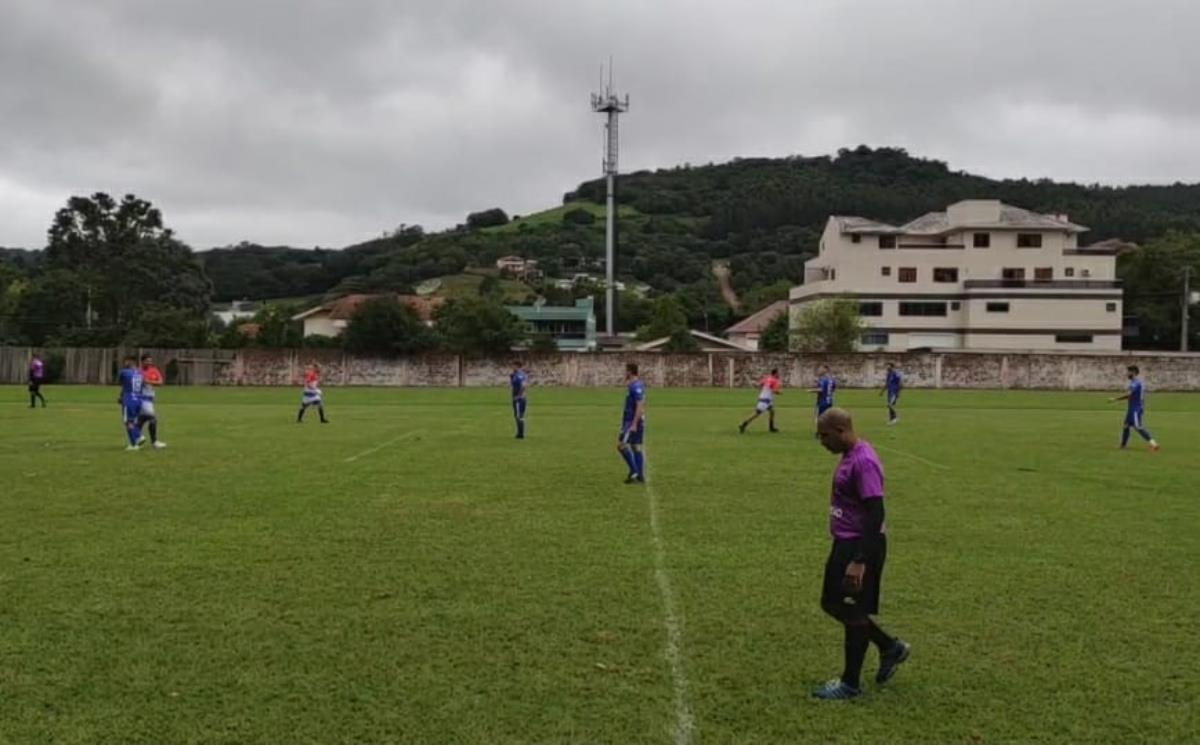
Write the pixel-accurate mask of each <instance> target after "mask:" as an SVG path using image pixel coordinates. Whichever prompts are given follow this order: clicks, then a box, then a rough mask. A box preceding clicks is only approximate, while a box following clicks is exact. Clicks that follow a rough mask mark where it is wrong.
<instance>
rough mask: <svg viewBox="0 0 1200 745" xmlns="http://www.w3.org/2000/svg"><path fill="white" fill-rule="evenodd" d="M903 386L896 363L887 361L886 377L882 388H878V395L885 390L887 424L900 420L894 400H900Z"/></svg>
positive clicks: (902, 377)
mask: <svg viewBox="0 0 1200 745" xmlns="http://www.w3.org/2000/svg"><path fill="white" fill-rule="evenodd" d="M903 387H904V376H902V375H901V374H900V371H899V370H897V369H896V365H895V364H893V363H891V362H889V363H887V378H885V379H884V381H883V388H880V389H879V393H880V395H882V394H883V393H884V391H886V392H887V407H888V424H895V423H896V422H898V421H900V417H899V416H897V415H896V402H897V401H899V400H900V389H901V388H903Z"/></svg>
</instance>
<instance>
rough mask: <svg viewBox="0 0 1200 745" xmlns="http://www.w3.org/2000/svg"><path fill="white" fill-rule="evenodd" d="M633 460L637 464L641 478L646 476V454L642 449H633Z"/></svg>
mask: <svg viewBox="0 0 1200 745" xmlns="http://www.w3.org/2000/svg"><path fill="white" fill-rule="evenodd" d="M633 462H634V464H636V466H637V475H638V478H640V479H645V478H646V456H645V455H644V454H643V453H642V451H641V450H634V451H633Z"/></svg>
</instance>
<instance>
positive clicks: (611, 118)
mask: <svg viewBox="0 0 1200 745" xmlns="http://www.w3.org/2000/svg"><path fill="white" fill-rule="evenodd" d="M600 87H601V88H602V89H603V91H602V92H601V93H593V94H592V111H595V112H597V113H600V114H605V115H606V116H607V117H608V120H607V121H606V122H605V124H604V135H605V146H604V166H603V167H604V176H605V180H606V181H607V186H608V199H607V214H606V216H605V223H604V258H605V268H604V288H605V294H604V310H605V314H604V321H605V323H604V331H605V334H606V335H607V336H609V337H613V336H616V328H617V326H616V291H617V285H616V276H615V273H616V245H615V244H616V227H617V225H616V223H617V193H616V189H617V149H618V138H617V119H618V117H620V115H621V114H622V113H624V112H626V111H629V96H628V95H626V96H625V98H624V99H623V100H622V99H621V98H620V97H619V96H617V93H616V91H615V90H614V89H613V66H612V60H611V59H610V60H609V61H608V84H607V85H606V84H605V83H604V71H603V70H601V72H600Z"/></svg>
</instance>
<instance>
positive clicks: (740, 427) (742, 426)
mask: <svg viewBox="0 0 1200 745" xmlns="http://www.w3.org/2000/svg"><path fill="white" fill-rule="evenodd" d="M760 414H762V412H761V411H759V410H758V409H757V408H756V409H755V410H754V413H753V414H751V415H750V418H749V419H746V420H745V421H743V422H742V423H741V424H739V425H738V431H739V432H741V433H743V434H745V432H746V427H749V426H750V424H751V423H752V422H753V421H754V420H755V419H758V416H759V415H760Z"/></svg>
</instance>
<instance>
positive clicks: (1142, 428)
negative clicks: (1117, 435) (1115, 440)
mask: <svg viewBox="0 0 1200 745" xmlns="http://www.w3.org/2000/svg"><path fill="white" fill-rule="evenodd" d="M1133 428H1134V429H1136V430H1137V433H1138V434H1139V435H1141V437H1142V439H1143V440H1145V441H1146V442H1148V443H1150V447H1152V448H1154V449H1156V450H1157V449H1158V443H1157V442H1155V441H1154V436H1153V435H1151V434H1150V430H1148V429H1146V425H1145V424H1143V423H1142V412H1140V411H1138V412H1135V413H1134V415H1133Z"/></svg>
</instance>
